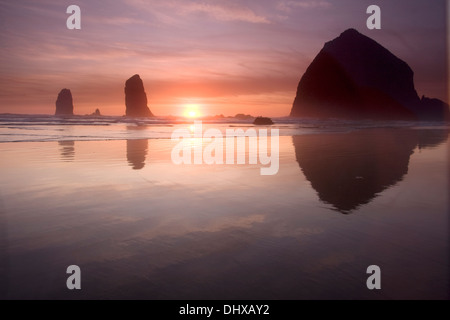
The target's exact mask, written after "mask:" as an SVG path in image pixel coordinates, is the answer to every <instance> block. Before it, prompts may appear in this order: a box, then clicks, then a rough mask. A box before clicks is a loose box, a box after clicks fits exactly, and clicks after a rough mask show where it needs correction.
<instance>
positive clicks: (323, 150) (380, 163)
mask: <svg viewBox="0 0 450 320" xmlns="http://www.w3.org/2000/svg"><path fill="white" fill-rule="evenodd" d="M447 138H448V131H447V130H409V129H373V130H362V131H354V132H350V133H342V134H336V133H333V134H314V135H302V136H293V137H292V141H293V145H294V148H295V157H296V160H297V162H298V164H299V166H300V168H301V170H302V171H303V173H304V175H305V177H306V179H307V180H308V181H310V182H311V186H312V187H313V189H315V190H316V191H317V194H318V196H319V199H320V200H321V201H323V202H325V203H328V204H331V205H332V206H333V208H334V209H336V210H337V211H339V212H341V213H344V214H347V213H350V212H351V211H353V210H355V209H357V208H359V207H360V206H361V205H364V204H367V203H369V202H370V201H372V200H373V199H374V198H375V197H376V196H377V195H378V194H379V193H380V192H382V191H383V190H385V189H387V188H389V187H391V186H393V185H395V184H396V183H398V182H399V181H401V180H402V179H403V177H404V176H405V175H406V174H407V173H408V164H409V158H410V155H411V154H412V153H413V151H414V149H415V148H416V146H419V147H422V148H425V147H434V146H436V145H438V144H440V143H442V142H444V141H446V140H447Z"/></svg>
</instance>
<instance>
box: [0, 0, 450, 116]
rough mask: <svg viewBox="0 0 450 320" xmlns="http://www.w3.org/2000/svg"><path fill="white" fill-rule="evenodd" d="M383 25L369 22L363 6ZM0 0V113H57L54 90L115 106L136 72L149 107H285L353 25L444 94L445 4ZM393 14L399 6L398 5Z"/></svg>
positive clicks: (121, 109)
mask: <svg viewBox="0 0 450 320" xmlns="http://www.w3.org/2000/svg"><path fill="white" fill-rule="evenodd" d="M375 3H377V4H379V5H380V6H381V8H382V29H381V30H368V29H367V28H366V19H367V17H368V15H367V14H366V13H365V11H366V8H367V6H369V5H370V4H375ZM71 4H73V3H72V1H51V0H39V1H31V0H19V1H9V2H7V1H0V9H1V10H0V27H1V28H2V29H1V30H2V32H1V33H0V47H1V51H0V88H1V89H0V90H1V91H0V113H4V112H9V113H45V114H53V113H54V109H55V100H56V96H57V94H58V92H59V91H60V90H61V89H62V88H69V89H70V90H71V91H72V94H73V97H74V106H75V110H74V112H75V114H87V113H92V112H93V111H94V110H95V109H96V108H99V109H100V110H101V112H102V114H105V115H123V114H124V113H125V104H124V93H123V89H124V84H125V81H126V80H127V79H128V78H129V77H131V76H132V75H134V74H136V73H138V74H140V76H141V78H142V79H143V81H144V86H145V89H146V92H147V96H148V100H149V107H150V110H151V111H152V112H153V113H154V114H155V115H170V114H172V115H183V114H184V112H185V109H186V105H188V104H197V105H198V106H199V107H198V108H199V113H200V114H202V115H215V114H224V115H234V114H236V113H249V114H252V115H255V116H256V115H264V116H286V115H288V114H289V111H290V108H291V106H292V102H293V100H294V97H295V93H296V87H297V84H298V81H299V80H300V78H301V76H302V75H303V73H304V72H305V70H306V68H307V67H308V65H309V64H310V63H311V61H312V59H313V58H314V57H315V55H316V54H317V53H318V52H319V51H320V49H321V48H322V47H323V44H324V43H325V42H326V41H329V40H331V39H333V38H335V37H337V36H338V35H339V34H340V33H341V32H342V31H344V30H345V29H347V28H350V27H353V28H356V29H358V30H359V31H360V32H362V33H364V34H366V35H368V36H370V37H372V38H373V39H375V40H376V41H378V42H379V43H380V44H382V45H383V46H385V47H386V48H388V49H389V50H391V51H392V52H393V53H394V54H396V55H397V56H398V57H400V58H401V59H403V60H405V61H406V62H407V63H408V64H409V65H410V66H411V68H412V69H413V70H414V72H415V83H416V89H417V91H418V93H419V95H422V94H425V95H427V96H431V97H437V98H440V99H443V100H445V101H447V98H446V72H445V68H443V67H442V66H443V65H445V63H446V61H445V60H446V51H445V48H446V45H445V36H446V34H445V23H446V21H445V1H442V0H436V1H433V2H432V4H430V2H429V1H424V0H413V1H395V3H393V2H392V1H365V0H364V1H359V0H358V1H354V0H339V1H338V0H298V1H292V0H278V1H272V0H270V1H269V0H259V1H255V0H241V1H238V0H227V1H224V0H223V1H222V0H209V1H207V0H204V1H201V0H192V1H188V0H170V1H169V0H148V1H145V0H121V1H114V2H111V1H85V0H83V1H77V4H78V5H79V6H80V8H81V17H82V19H81V30H68V29H67V28H66V19H67V17H68V16H69V15H68V14H66V12H65V11H66V8H67V7H68V6H69V5H71ZM400 13H401V14H400Z"/></svg>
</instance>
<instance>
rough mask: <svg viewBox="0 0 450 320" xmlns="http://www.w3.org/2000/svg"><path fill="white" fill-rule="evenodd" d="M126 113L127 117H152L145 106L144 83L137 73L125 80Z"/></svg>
mask: <svg viewBox="0 0 450 320" xmlns="http://www.w3.org/2000/svg"><path fill="white" fill-rule="evenodd" d="M125 105H126V113H125V114H126V115H127V116H129V117H153V114H152V113H151V112H150V109H149V108H148V106H147V95H146V93H145V90H144V84H143V82H142V80H141V78H140V77H139V75H138V74H135V75H134V76H132V77H131V78H130V79H128V80H127V81H126V82H125Z"/></svg>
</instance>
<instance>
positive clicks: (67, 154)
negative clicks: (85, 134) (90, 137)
mask: <svg viewBox="0 0 450 320" xmlns="http://www.w3.org/2000/svg"><path fill="white" fill-rule="evenodd" d="M58 145H59V146H60V147H61V148H60V150H61V159H62V160H63V161H72V160H73V158H74V157H75V141H58Z"/></svg>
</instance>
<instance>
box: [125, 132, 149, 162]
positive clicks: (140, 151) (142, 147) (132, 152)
mask: <svg viewBox="0 0 450 320" xmlns="http://www.w3.org/2000/svg"><path fill="white" fill-rule="evenodd" d="M147 149H148V139H137V140H127V160H128V163H129V164H130V166H132V167H133V170H139V169H142V168H143V167H144V166H145V157H146V156H147Z"/></svg>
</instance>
